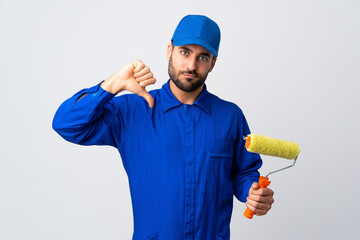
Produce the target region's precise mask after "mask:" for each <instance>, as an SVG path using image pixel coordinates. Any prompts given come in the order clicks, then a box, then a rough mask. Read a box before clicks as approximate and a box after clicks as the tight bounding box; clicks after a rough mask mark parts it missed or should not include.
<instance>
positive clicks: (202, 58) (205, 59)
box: [200, 56, 208, 61]
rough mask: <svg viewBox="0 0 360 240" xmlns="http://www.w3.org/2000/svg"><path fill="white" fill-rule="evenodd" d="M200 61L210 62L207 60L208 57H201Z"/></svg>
mask: <svg viewBox="0 0 360 240" xmlns="http://www.w3.org/2000/svg"><path fill="white" fill-rule="evenodd" d="M200 60H201V61H207V60H208V58H207V57H205V56H200Z"/></svg>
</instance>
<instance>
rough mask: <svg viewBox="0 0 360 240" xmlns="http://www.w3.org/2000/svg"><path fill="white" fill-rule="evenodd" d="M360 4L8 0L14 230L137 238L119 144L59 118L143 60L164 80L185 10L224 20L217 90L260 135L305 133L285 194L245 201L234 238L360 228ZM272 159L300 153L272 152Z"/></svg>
mask: <svg viewBox="0 0 360 240" xmlns="http://www.w3.org/2000/svg"><path fill="white" fill-rule="evenodd" d="M359 12H360V1H355V0H353V1H350V0H338V1H330V0H329V1H325V0H323V1H320V0H304V1H295V0H271V1H270V0H251V1H250V0H249V1H239V0H237V1H235V0H234V1H226V0H222V1H212V2H211V1H209V0H206V1H193V0H191V1H187V0H183V1H145V0H138V1H121V0H117V1H89V0H87V1H85V0H83V1H74V0H71V1H70V0H62V1H45V0H44V1H40V0H33V1H25V0H23V1H10V0H0V77H1V93H0V107H1V109H0V116H1V117H0V121H1V122H0V123H1V124H0V143H1V144H0V149H1V151H0V239H1V240H23V239H26V240H35V239H36V240H38V239H44V240H45V239H46V240H48V239H51V240H59V239H66V240H73V239H74V240H75V239H76V240H78V239H87V240H92V239H94V240H95V239H96V240H98V239H99V240H100V239H101V240H103V239H106V240H111V239H131V236H132V231H133V225H132V224H133V223H132V208H131V200H130V193H129V188H128V179H127V176H126V173H125V171H124V169H123V166H122V162H121V159H120V156H119V154H118V152H117V150H116V149H114V148H111V147H97V146H93V147H83V146H78V145H75V144H71V143H68V142H66V141H65V140H63V139H62V138H61V137H60V136H58V135H57V134H56V133H55V132H54V131H53V130H52V128H51V123H52V118H53V116H54V114H55V111H56V110H57V108H58V107H59V105H60V104H61V103H62V102H63V101H64V100H65V99H67V98H68V97H70V96H72V95H73V94H74V93H75V92H77V91H79V90H80V89H82V88H87V87H91V86H93V85H95V84H97V83H99V82H100V81H101V80H103V79H106V78H107V77H109V76H110V75H111V74H113V73H114V72H116V71H117V70H119V69H120V68H121V67H122V66H123V65H124V64H126V63H128V62H130V61H132V60H134V59H140V60H142V61H144V62H145V63H146V64H147V65H149V66H150V68H151V69H152V71H153V73H154V75H155V76H156V77H157V83H156V84H155V85H154V86H152V87H149V88H148V90H151V89H154V88H160V87H161V86H162V84H164V83H165V82H166V81H167V79H168V75H167V64H168V63H167V60H166V58H165V51H166V45H167V44H168V43H169V41H170V38H171V36H172V34H173V31H174V29H175V27H176V25H177V23H178V22H179V21H180V19H181V18H182V17H183V16H185V15H187V14H204V15H207V16H209V17H210V18H212V19H213V20H215V21H216V22H217V23H218V24H219V26H220V28H221V31H222V41H221V46H220V51H219V57H218V61H217V64H216V66H215V68H214V71H213V72H212V73H210V74H209V77H208V79H207V81H206V83H207V86H208V90H209V91H210V92H213V93H214V94H216V95H218V96H219V97H221V98H223V99H226V100H229V101H232V102H235V103H236V104H238V105H239V106H240V107H241V108H242V110H243V111H244V113H245V116H246V117H247V120H248V122H249V125H250V128H251V130H252V132H253V133H258V134H262V135H266V136H271V137H275V138H280V139H285V140H289V141H295V142H297V143H298V144H299V145H300V147H301V154H300V156H299V159H298V162H297V164H296V165H295V167H294V168H290V169H289V170H286V171H284V172H281V173H278V174H275V175H272V176H271V180H272V183H271V185H270V187H271V188H272V189H273V190H274V191H275V203H274V205H273V209H272V210H271V211H270V212H269V213H268V215H266V216H263V217H254V219H252V220H248V219H246V218H245V217H243V215H242V213H243V211H244V210H245V206H244V204H243V203H240V202H239V201H238V200H237V199H235V198H234V210H233V217H232V221H231V239H268V240H271V239H360V233H359V229H358V227H359V221H358V217H359V214H360V211H359V198H360V193H359V187H358V178H357V176H358V175H359V172H360V168H359V167H360V164H359V155H358V149H359V144H360V138H359V136H360V126H359V125H360V124H359V122H360V121H359V116H360V110H359V104H360V97H359V93H360V91H359V81H360V67H359V66H360V57H359V56H360V44H359V43H360V31H359V30H360V17H359V16H360V14H359ZM263 160H264V165H263V168H262V169H261V170H260V172H261V173H262V174H266V173H267V172H268V171H270V170H274V169H277V168H279V167H283V166H287V165H289V164H291V162H290V161H287V160H284V159H278V158H273V157H266V156H264V157H263Z"/></svg>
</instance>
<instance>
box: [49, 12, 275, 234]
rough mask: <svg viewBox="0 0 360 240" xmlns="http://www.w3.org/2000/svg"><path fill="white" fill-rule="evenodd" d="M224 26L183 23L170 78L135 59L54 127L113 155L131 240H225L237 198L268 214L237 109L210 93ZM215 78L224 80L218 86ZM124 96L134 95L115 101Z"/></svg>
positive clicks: (267, 195) (70, 103)
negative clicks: (125, 196)
mask: <svg viewBox="0 0 360 240" xmlns="http://www.w3.org/2000/svg"><path fill="white" fill-rule="evenodd" d="M219 44H220V29H219V27H218V25H217V24H216V23H215V22H214V21H213V20H211V19H210V18H208V17H205V16H200V15H188V16H185V17H184V18H183V19H182V20H181V21H180V23H179V24H178V26H177V28H176V30H175V32H174V35H173V37H172V39H171V43H169V45H168V49H167V58H168V60H169V77H170V79H169V80H168V81H166V82H165V83H164V84H163V86H162V88H161V89H156V90H152V91H149V92H147V91H146V90H145V87H146V86H148V85H150V84H153V83H155V78H154V76H153V74H152V72H151V71H150V68H149V67H148V66H146V65H145V64H144V63H143V62H141V61H140V60H136V61H133V62H131V63H129V64H127V65H125V66H124V67H123V68H122V69H121V70H119V71H118V72H117V73H115V74H113V75H112V76H111V77H109V78H108V79H106V80H105V81H102V82H100V83H99V84H97V85H96V86H93V87H90V88H87V89H83V90H81V91H79V92H78V93H76V94H75V95H74V96H72V97H71V98H69V99H67V100H66V101H65V102H64V103H63V104H62V105H61V106H60V107H59V109H58V110H57V112H56V114H55V117H54V120H53V128H54V129H55V131H57V132H58V133H59V134H60V135H61V136H62V137H63V138H64V139H66V140H67V141H70V142H73V143H77V144H81V145H110V146H113V147H115V148H117V149H118V151H119V153H120V155H121V159H122V162H123V166H124V168H125V171H126V173H127V176H128V179H129V187H130V192H131V200H132V205H133V215H134V217H133V219H134V233H133V238H132V239H133V240H149V239H160V240H184V239H185V240H195V239H198V240H223V239H225V240H228V239H230V228H229V226H230V219H231V215H232V209H233V196H234V195H235V197H236V198H237V199H238V200H240V201H242V202H246V205H247V206H248V207H249V208H250V209H251V210H253V211H254V212H255V213H256V214H257V215H264V214H266V213H267V211H268V210H269V209H270V207H271V204H272V202H273V192H272V190H271V189H265V190H263V189H258V185H257V184H256V183H254V182H257V180H258V178H259V172H258V169H259V168H260V166H261V164H262V161H261V159H260V156H259V155H258V154H254V153H249V152H247V151H246V149H245V148H244V145H245V143H244V139H243V137H244V136H246V135H247V134H249V133H250V131H249V127H248V125H247V122H246V119H245V117H244V114H243V112H242V111H241V109H240V108H239V107H238V106H237V105H236V104H234V103H231V102H228V101H224V100H222V99H220V98H219V97H217V96H215V95H214V94H211V93H210V92H208V90H207V88H206V85H205V83H204V82H205V80H206V77H207V74H208V73H209V72H210V71H212V69H213V67H214V65H215V62H216V59H217V56H218V49H219ZM219 81H221V80H219ZM123 90H128V91H130V92H132V93H131V94H123V95H120V96H117V97H115V95H116V94H117V93H120V92H121V91H123Z"/></svg>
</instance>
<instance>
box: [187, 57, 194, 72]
mask: <svg viewBox="0 0 360 240" xmlns="http://www.w3.org/2000/svg"><path fill="white" fill-rule="evenodd" d="M187 69H188V71H194V70H196V58H195V57H193V58H190V59H189V61H188V63H187Z"/></svg>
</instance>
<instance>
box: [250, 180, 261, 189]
mask: <svg viewBox="0 0 360 240" xmlns="http://www.w3.org/2000/svg"><path fill="white" fill-rule="evenodd" d="M259 188H260V186H259V183H257V182H254V183H253V184H252V185H251V189H252V190H257V189H259Z"/></svg>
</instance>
